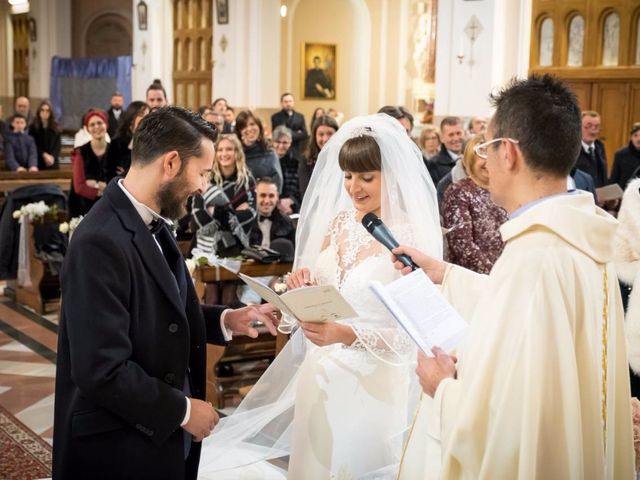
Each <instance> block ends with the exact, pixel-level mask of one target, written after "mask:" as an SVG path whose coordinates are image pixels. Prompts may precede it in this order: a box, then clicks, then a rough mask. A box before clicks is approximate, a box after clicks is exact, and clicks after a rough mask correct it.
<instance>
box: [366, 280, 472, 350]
mask: <svg viewBox="0 0 640 480" xmlns="http://www.w3.org/2000/svg"><path fill="white" fill-rule="evenodd" d="M370 287H371V290H372V291H373V293H374V294H375V295H376V296H377V297H378V298H379V299H380V301H381V302H382V303H383V305H384V306H385V307H386V308H387V310H389V313H391V315H392V316H393V317H394V318H395V319H396V320H397V322H398V323H399V324H400V326H401V327H402V328H404V330H405V331H406V332H407V334H408V335H409V337H410V338H411V339H412V340H413V341H414V342H415V343H416V345H418V347H419V348H420V349H421V350H422V351H423V352H424V353H425V354H426V355H428V356H431V357H432V356H433V354H432V353H431V349H432V348H433V347H440V348H442V349H443V350H444V351H446V352H452V351H453V350H455V349H456V348H457V347H458V345H459V344H460V342H461V341H462V338H463V337H464V334H465V331H466V329H467V323H466V322H465V321H464V320H463V318H462V317H461V316H460V315H459V314H458V312H456V311H455V310H454V308H453V307H452V306H451V305H449V303H448V302H447V301H446V300H445V298H444V296H443V295H442V293H440V290H439V289H438V287H436V286H435V285H434V284H433V282H432V281H431V280H430V279H429V277H428V276H427V275H426V274H425V273H424V271H422V270H421V269H418V270H416V271H415V272H412V273H410V274H409V275H406V276H404V277H401V278H399V279H398V280H395V281H393V282H391V283H389V284H387V285H382V284H381V283H380V282H376V281H372V282H371V284H370Z"/></svg>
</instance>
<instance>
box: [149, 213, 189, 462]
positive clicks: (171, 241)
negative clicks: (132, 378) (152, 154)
mask: <svg viewBox="0 0 640 480" xmlns="http://www.w3.org/2000/svg"><path fill="white" fill-rule="evenodd" d="M150 226H151V233H152V234H153V235H154V236H155V237H156V240H157V241H158V243H159V244H160V248H161V249H162V254H163V255H164V258H165V259H166V261H167V264H168V265H169V268H170V269H171V272H172V273H173V277H174V278H175V281H176V286H177V287H178V292H179V294H180V300H181V301H182V306H183V307H185V308H186V305H187V275H186V274H185V263H184V260H183V258H182V253H180V249H179V248H178V244H177V243H176V241H175V238H174V237H173V234H172V233H171V231H170V230H169V226H168V225H167V222H165V221H164V220H159V219H157V220H154V221H153V222H151V225H150ZM185 314H186V311H185ZM182 391H183V392H184V394H185V396H186V397H189V398H191V387H190V385H189V373H188V372H187V374H186V375H185V379H184V387H183V388H182ZM190 449H191V434H190V433H189V432H187V431H186V430H184V458H187V456H188V455H189V450H190Z"/></svg>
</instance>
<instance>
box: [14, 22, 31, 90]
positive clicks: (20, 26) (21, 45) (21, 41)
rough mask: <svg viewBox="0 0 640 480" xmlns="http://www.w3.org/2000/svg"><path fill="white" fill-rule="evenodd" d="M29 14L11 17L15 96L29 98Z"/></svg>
mask: <svg viewBox="0 0 640 480" xmlns="http://www.w3.org/2000/svg"><path fill="white" fill-rule="evenodd" d="M28 17H29V16H28V14H26V13H23V14H20V15H12V16H11V25H12V27H13V91H14V96H16V97H20V96H25V97H28V96H29V18H28Z"/></svg>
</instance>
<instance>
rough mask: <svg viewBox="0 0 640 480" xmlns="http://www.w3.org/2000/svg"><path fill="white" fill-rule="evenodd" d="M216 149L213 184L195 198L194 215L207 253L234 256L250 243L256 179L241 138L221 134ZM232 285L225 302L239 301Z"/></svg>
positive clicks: (212, 294)
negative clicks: (250, 168) (248, 165)
mask: <svg viewBox="0 0 640 480" xmlns="http://www.w3.org/2000/svg"><path fill="white" fill-rule="evenodd" d="M215 148H216V156H215V160H214V162H213V167H212V172H211V186H210V187H209V188H208V189H207V191H206V192H204V194H203V195H202V196H200V195H198V196H196V197H194V199H193V205H192V210H191V214H192V217H193V221H194V222H195V224H196V228H197V232H196V246H197V247H198V248H199V249H200V250H201V251H203V252H204V253H215V254H216V255H218V256H220V257H232V256H236V255H239V254H240V252H241V251H242V249H243V248H245V247H247V246H249V236H248V235H249V231H250V229H251V223H252V221H253V219H254V218H255V216H256V210H255V194H254V191H255V188H256V182H255V180H254V178H253V176H252V175H251V173H250V172H249V169H248V168H247V164H246V161H245V157H244V152H243V150H242V144H241V143H240V140H238V137H236V136H235V135H233V134H227V135H220V138H219V139H218V141H217V142H216V145H215ZM232 286H233V287H234V288H226V286H225V288H223V291H222V302H221V303H222V304H225V305H229V304H232V303H233V302H234V301H236V300H237V299H236V298H235V284H232ZM215 293H216V292H214V291H213V290H211V291H208V292H207V297H208V300H212V299H213V298H216V299H217V295H216V294H215ZM225 300H226V301H225ZM218 303H220V302H218Z"/></svg>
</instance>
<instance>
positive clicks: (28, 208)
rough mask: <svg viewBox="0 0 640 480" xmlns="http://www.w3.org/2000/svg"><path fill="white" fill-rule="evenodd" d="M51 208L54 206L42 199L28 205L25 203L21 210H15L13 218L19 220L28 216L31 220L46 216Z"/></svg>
mask: <svg viewBox="0 0 640 480" xmlns="http://www.w3.org/2000/svg"><path fill="white" fill-rule="evenodd" d="M51 210H52V208H51V207H50V206H49V205H47V204H46V203H44V202H43V201H42V200H41V201H39V202H34V203H27V204H26V205H23V206H22V208H20V210H14V212H13V218H15V219H16V220H19V219H20V218H22V217H25V216H26V217H29V218H30V219H31V220H34V219H36V218H41V217H44V216H45V215H46V214H47V213H49V212H50V211H51Z"/></svg>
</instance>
